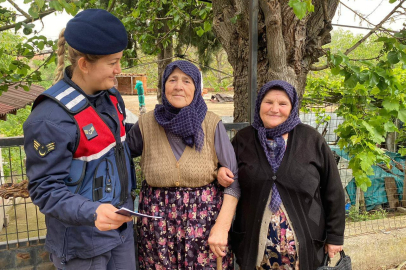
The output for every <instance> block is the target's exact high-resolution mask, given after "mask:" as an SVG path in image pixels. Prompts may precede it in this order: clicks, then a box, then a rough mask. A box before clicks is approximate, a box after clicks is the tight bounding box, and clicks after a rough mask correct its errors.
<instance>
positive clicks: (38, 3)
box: [35, 0, 45, 9]
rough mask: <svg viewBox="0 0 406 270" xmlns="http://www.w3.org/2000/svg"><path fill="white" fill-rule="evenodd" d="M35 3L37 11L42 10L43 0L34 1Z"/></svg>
mask: <svg viewBox="0 0 406 270" xmlns="http://www.w3.org/2000/svg"><path fill="white" fill-rule="evenodd" d="M35 3H37V5H38V7H39V9H42V8H43V6H44V5H45V0H35Z"/></svg>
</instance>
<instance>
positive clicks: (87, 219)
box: [79, 201, 101, 226]
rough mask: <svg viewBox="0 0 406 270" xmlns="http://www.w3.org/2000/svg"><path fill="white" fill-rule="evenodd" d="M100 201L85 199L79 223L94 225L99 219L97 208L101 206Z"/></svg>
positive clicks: (80, 211) (80, 210)
mask: <svg viewBox="0 0 406 270" xmlns="http://www.w3.org/2000/svg"><path fill="white" fill-rule="evenodd" d="M100 204H101V203H99V202H91V201H85V202H83V204H82V205H81V207H80V209H79V223H80V224H82V225H84V226H94V222H95V221H96V219H97V214H96V209H97V208H98V207H99V206H100Z"/></svg>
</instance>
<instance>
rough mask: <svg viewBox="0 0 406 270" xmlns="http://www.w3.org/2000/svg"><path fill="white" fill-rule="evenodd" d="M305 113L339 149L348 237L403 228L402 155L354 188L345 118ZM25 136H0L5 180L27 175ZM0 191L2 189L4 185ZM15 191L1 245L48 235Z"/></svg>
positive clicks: (1, 214) (2, 216)
mask: <svg viewBox="0 0 406 270" xmlns="http://www.w3.org/2000/svg"><path fill="white" fill-rule="evenodd" d="M327 116H328V117H327ZM320 117H324V119H325V121H320V119H321V118H320ZM301 118H302V122H304V123H307V124H309V125H311V126H313V127H315V128H317V129H318V130H319V131H320V133H322V134H323V135H324V137H325V138H326V140H327V141H328V142H329V144H330V145H331V148H332V150H333V151H335V152H336V153H337V160H338V167H339V171H340V176H341V180H342V184H343V188H344V189H345V191H346V192H345V193H346V200H347V201H346V203H347V205H346V208H347V223H346V232H345V235H346V237H352V236H356V235H361V234H367V233H374V232H377V231H379V232H384V231H389V230H391V229H399V228H405V227H406V213H404V212H402V208H400V207H399V206H400V205H399V201H400V200H401V199H402V198H401V196H402V188H403V184H404V180H403V179H404V177H405V174H404V171H405V170H403V171H402V170H400V169H398V170H395V169H394V168H396V166H398V167H399V164H401V165H402V166H403V167H404V166H405V160H404V159H402V158H400V157H394V160H398V164H396V165H394V166H393V168H392V172H387V171H385V170H384V169H382V168H381V167H379V166H376V168H374V171H375V175H374V176H373V177H371V181H372V186H371V187H370V188H369V189H368V191H367V192H365V193H363V192H361V191H360V190H359V189H357V188H356V186H355V184H354V180H353V176H352V172H351V170H350V169H348V162H349V160H350V158H349V157H348V156H346V155H345V153H344V152H343V151H341V150H340V149H339V148H338V147H336V146H335V143H336V141H337V138H336V136H335V134H334V129H335V128H336V126H337V125H338V124H339V123H340V121H342V119H340V118H339V117H337V116H336V115H335V114H334V113H333V112H326V115H324V116H323V115H320V114H316V113H314V112H312V111H311V110H310V111H309V112H307V113H303V114H301ZM326 119H327V120H326ZM247 125H248V123H234V124H226V129H227V132H228V134H229V136H230V138H232V137H233V136H234V135H235V133H236V132H237V131H238V130H239V129H241V128H243V127H245V126H247ZM23 140H24V138H23V137H16V138H0V148H1V152H2V155H1V156H2V160H1V162H0V164H1V167H0V174H1V175H0V182H1V184H2V185H3V186H4V184H6V185H7V183H19V182H21V181H24V180H27V179H26V171H25V153H24V149H23ZM0 192H3V190H2V189H0ZM16 192H18V191H16ZM23 195H24V194H23ZM16 196H17V195H16ZM16 196H15V197H10V198H8V199H5V198H0V229H1V231H0V250H1V249H10V248H14V247H21V246H29V245H32V244H38V243H43V241H44V237H45V234H46V227H45V219H44V216H43V215H42V214H41V213H40V212H39V210H38V208H37V207H36V206H35V205H33V203H32V202H31V200H30V198H17V197H16Z"/></svg>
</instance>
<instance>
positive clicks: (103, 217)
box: [94, 203, 132, 231]
mask: <svg viewBox="0 0 406 270" xmlns="http://www.w3.org/2000/svg"><path fill="white" fill-rule="evenodd" d="M115 211H117V208H115V207H114V206H112V205H111V204H107V203H104V204H101V205H100V206H99V207H97V209H96V214H97V219H96V221H95V222H94V225H95V226H96V228H97V229H99V230H100V231H109V230H114V229H117V228H118V227H120V226H121V225H123V223H125V222H130V221H131V220H132V217H127V216H124V215H120V214H117V213H114V212H115Z"/></svg>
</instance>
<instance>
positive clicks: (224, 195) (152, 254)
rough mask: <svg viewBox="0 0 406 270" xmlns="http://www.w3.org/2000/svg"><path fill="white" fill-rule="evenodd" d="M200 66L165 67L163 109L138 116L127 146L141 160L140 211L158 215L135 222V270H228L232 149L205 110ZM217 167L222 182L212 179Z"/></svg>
mask: <svg viewBox="0 0 406 270" xmlns="http://www.w3.org/2000/svg"><path fill="white" fill-rule="evenodd" d="M200 82H201V75H200V72H199V69H198V68H197V67H196V66H195V65H193V64H192V63H190V62H187V61H175V62H173V63H171V64H169V65H168V66H167V67H166V69H165V72H164V75H163V83H162V105H157V106H156V108H155V110H154V111H153V112H148V113H146V114H144V115H142V116H141V117H140V119H139V122H138V123H137V124H136V125H135V126H134V127H133V128H132V130H131V131H130V133H129V136H128V139H127V141H128V143H129V146H130V149H131V152H132V155H133V156H139V155H141V167H142V170H143V173H144V175H145V179H146V180H145V181H144V182H143V184H142V189H141V194H140V205H139V212H140V213H144V214H149V215H153V216H161V217H163V219H161V220H155V221H153V220H149V219H146V218H143V219H141V220H140V221H139V223H138V230H139V241H138V248H139V257H138V258H139V265H140V268H141V269H216V257H220V256H221V257H223V259H222V265H223V269H233V260H232V256H231V252H230V251H229V249H228V246H227V239H228V231H229V229H230V227H231V221H232V218H233V215H234V213H235V208H236V205H237V202H238V198H239V194H240V189H239V185H238V180H237V177H236V176H237V175H236V174H237V164H236V159H235V154H234V150H233V147H232V145H231V143H230V141H229V138H228V136H227V133H226V130H225V128H224V125H223V124H222V122H221V121H220V118H219V117H218V116H217V115H215V114H214V113H212V112H209V111H207V106H206V104H205V102H204V100H203V98H202V95H201V89H200V87H201V83H200ZM219 166H224V167H226V168H228V169H229V171H228V176H231V177H233V176H234V175H235V177H234V179H228V180H227V181H225V182H221V183H222V184H223V185H225V186H227V185H230V183H232V184H231V186H229V187H227V188H226V189H224V188H223V187H221V186H220V185H219V183H218V182H217V181H216V179H217V170H218V167H219Z"/></svg>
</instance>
